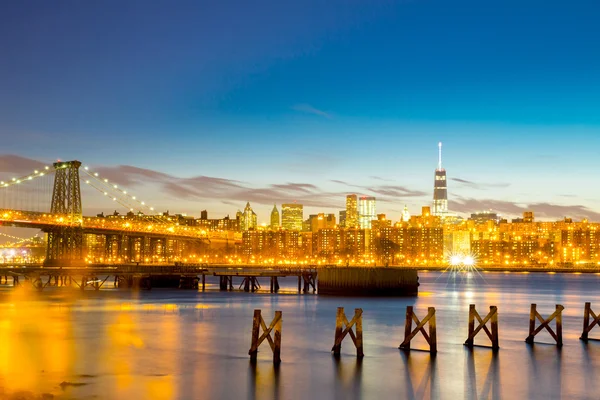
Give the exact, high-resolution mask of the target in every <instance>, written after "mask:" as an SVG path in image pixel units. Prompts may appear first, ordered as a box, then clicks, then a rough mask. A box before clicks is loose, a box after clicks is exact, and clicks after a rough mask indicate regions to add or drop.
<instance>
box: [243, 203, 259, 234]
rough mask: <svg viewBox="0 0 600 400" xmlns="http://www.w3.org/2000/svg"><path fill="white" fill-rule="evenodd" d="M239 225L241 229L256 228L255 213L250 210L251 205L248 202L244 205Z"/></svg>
mask: <svg viewBox="0 0 600 400" xmlns="http://www.w3.org/2000/svg"><path fill="white" fill-rule="evenodd" d="M240 225H241V228H242V230H243V231H250V230H253V229H256V225H258V222H257V217H256V213H255V212H254V211H253V210H252V207H250V203H249V202H248V203H246V207H245V208H244V212H243V213H242V218H241V221H240Z"/></svg>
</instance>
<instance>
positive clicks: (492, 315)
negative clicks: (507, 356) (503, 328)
mask: <svg viewBox="0 0 600 400" xmlns="http://www.w3.org/2000/svg"><path fill="white" fill-rule="evenodd" d="M475 319H477V321H478V325H477V328H475ZM488 321H489V322H490V325H491V326H490V328H491V332H490V329H488V327H487V326H486V324H487V323H488ZM482 330H483V331H484V332H485V333H486V334H487V337H488V338H489V339H490V341H491V342H492V349H494V350H498V349H499V348H500V346H499V345H498V307H496V306H490V312H489V313H488V315H486V316H485V318H483V319H482V318H481V316H480V315H479V313H478V312H477V310H476V309H475V304H470V305H469V337H468V338H467V340H466V341H465V346H468V347H473V340H474V339H475V336H477V334H478V333H479V332H481V331H482Z"/></svg>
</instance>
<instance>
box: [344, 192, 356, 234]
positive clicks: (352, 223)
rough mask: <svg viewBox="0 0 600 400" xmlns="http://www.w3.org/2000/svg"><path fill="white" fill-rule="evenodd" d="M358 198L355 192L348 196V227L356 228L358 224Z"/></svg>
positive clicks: (346, 222) (346, 225) (346, 223)
mask: <svg viewBox="0 0 600 400" xmlns="http://www.w3.org/2000/svg"><path fill="white" fill-rule="evenodd" d="M357 199H358V198H357V197H356V195H355V194H349V195H347V196H346V221H345V224H344V226H345V227H346V228H356V227H357V226H358V207H357Z"/></svg>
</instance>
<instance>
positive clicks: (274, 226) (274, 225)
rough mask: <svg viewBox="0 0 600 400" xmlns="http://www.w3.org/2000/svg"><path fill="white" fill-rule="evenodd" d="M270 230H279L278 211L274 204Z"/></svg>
mask: <svg viewBox="0 0 600 400" xmlns="http://www.w3.org/2000/svg"><path fill="white" fill-rule="evenodd" d="M271 229H272V230H274V231H276V230H277V229H279V211H278V210H277V206H276V205H275V204H273V211H271Z"/></svg>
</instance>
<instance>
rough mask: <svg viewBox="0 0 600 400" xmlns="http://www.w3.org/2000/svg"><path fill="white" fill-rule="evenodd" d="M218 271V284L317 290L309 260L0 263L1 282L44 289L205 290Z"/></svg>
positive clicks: (233, 287)
mask: <svg viewBox="0 0 600 400" xmlns="http://www.w3.org/2000/svg"><path fill="white" fill-rule="evenodd" d="M207 276H215V277H219V289H220V290H236V289H238V290H243V291H246V292H257V291H258V290H260V289H261V288H262V286H261V282H262V283H263V284H266V283H267V282H268V283H269V284H270V292H271V293H277V292H279V280H280V279H282V278H286V277H290V278H294V279H297V281H298V292H299V293H315V292H316V290H317V270H316V268H315V267H313V266H306V267H303V268H300V267H292V268H289V267H285V268H283V267H265V266H254V265H227V264H211V265H208V264H180V263H175V264H90V265H89V266H87V267H66V268H61V267H44V266H43V265H41V264H20V265H10V266H7V267H0V283H1V282H4V283H5V284H9V277H10V278H12V279H11V280H12V285H13V286H15V287H18V286H24V285H29V286H31V287H33V288H35V289H38V290H43V289H44V288H46V287H49V286H74V287H76V288H79V289H81V290H86V289H94V290H100V289H101V288H102V287H104V286H105V285H107V284H112V285H113V286H114V287H119V288H129V289H148V290H149V289H152V288H153V287H170V288H179V289H202V290H206V277H207Z"/></svg>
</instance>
